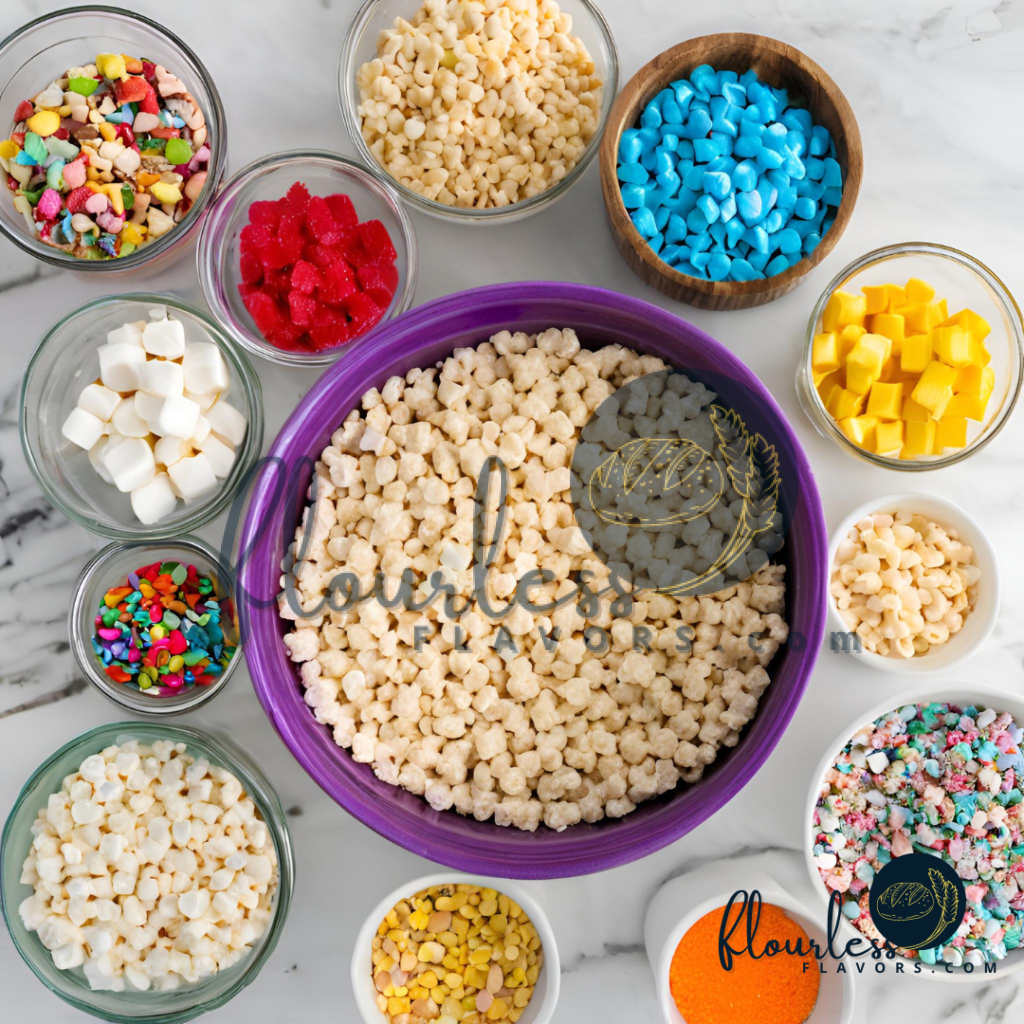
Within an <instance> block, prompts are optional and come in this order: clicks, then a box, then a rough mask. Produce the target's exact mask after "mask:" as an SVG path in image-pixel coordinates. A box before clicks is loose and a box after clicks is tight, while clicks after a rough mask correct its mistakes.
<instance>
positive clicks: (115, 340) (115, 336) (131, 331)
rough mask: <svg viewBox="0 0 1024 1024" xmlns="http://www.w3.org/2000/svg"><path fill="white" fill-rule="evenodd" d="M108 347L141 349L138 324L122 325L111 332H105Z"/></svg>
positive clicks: (140, 334) (140, 332) (140, 335)
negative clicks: (124, 346) (119, 346)
mask: <svg viewBox="0 0 1024 1024" xmlns="http://www.w3.org/2000/svg"><path fill="white" fill-rule="evenodd" d="M107 344H108V345H134V346H135V347H136V348H142V330H141V329H140V328H139V325H138V324H122V325H121V326H120V327H115V328H114V330H112V331H107Z"/></svg>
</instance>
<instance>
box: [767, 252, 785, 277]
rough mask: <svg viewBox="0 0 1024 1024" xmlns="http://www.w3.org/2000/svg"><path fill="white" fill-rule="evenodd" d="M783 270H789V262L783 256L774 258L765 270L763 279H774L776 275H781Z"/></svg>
mask: <svg viewBox="0 0 1024 1024" xmlns="http://www.w3.org/2000/svg"><path fill="white" fill-rule="evenodd" d="M784 270H789V260H787V259H786V257H785V256H776V257H775V259H773V260H772V261H771V262H770V263H769V264H768V265H767V266H766V267H765V268H764V276H765V277H774V276H775V275H776V274H781V273H782V272H783V271H784Z"/></svg>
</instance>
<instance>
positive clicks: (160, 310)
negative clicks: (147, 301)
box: [142, 306, 167, 327]
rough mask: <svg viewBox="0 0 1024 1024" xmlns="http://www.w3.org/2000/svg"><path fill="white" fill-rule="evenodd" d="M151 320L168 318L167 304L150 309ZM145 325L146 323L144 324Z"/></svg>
mask: <svg viewBox="0 0 1024 1024" xmlns="http://www.w3.org/2000/svg"><path fill="white" fill-rule="evenodd" d="M149 319H150V320H166V319H167V307H166V306H153V307H152V309H150V311H149ZM142 326H143V327H145V326H146V325H145V323H143V325H142Z"/></svg>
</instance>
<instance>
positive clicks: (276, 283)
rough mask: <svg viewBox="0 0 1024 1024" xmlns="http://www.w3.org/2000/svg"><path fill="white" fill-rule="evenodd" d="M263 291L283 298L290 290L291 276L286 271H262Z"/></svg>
mask: <svg viewBox="0 0 1024 1024" xmlns="http://www.w3.org/2000/svg"><path fill="white" fill-rule="evenodd" d="M263 290H264V291H268V292H270V293H271V294H273V295H276V296H278V298H285V297H286V296H287V295H288V293H289V292H290V291H291V290H292V282H291V274H289V273H288V271H287V270H264V272H263Z"/></svg>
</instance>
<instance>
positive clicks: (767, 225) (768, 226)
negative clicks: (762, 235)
mask: <svg viewBox="0 0 1024 1024" xmlns="http://www.w3.org/2000/svg"><path fill="white" fill-rule="evenodd" d="M785 223H786V218H785V217H784V216H783V213H782V211H781V210H772V212H771V213H769V214H768V216H767V217H765V219H764V229H765V231H767V232H768V234H769V235H773V234H774V233H775V232H776V231H778V230H779V229H780V228H781V227H782V226H783V225H784V224H785Z"/></svg>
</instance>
